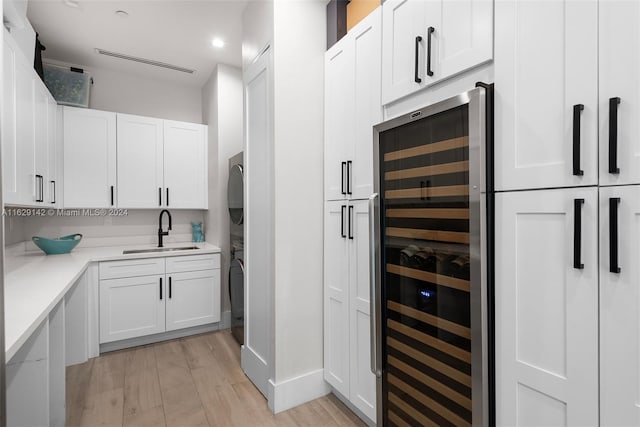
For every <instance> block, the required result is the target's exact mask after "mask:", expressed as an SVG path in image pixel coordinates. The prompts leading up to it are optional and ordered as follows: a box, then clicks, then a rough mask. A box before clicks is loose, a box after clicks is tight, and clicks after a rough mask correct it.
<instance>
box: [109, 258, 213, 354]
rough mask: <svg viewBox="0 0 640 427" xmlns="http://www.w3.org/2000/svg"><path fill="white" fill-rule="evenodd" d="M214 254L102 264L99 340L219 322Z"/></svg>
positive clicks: (118, 339)
mask: <svg viewBox="0 0 640 427" xmlns="http://www.w3.org/2000/svg"><path fill="white" fill-rule="evenodd" d="M219 258H220V255H218V254H211V255H193V256H180V257H171V258H167V259H165V258H151V259H138V260H126V261H109V262H104V263H101V264H100V297H99V298H100V343H101V344H102V343H108V342H114V341H121V340H126V339H130V338H137V337H142V336H146V335H152V334H158V333H162V332H168V331H174V330H178V329H183V328H188V327H193V326H200V325H206V324H209V323H215V322H219V321H220V268H219V266H220V260H219ZM165 265H166V267H165ZM183 266H191V268H192V269H193V271H185V268H184V267H183ZM214 267H217V268H214Z"/></svg>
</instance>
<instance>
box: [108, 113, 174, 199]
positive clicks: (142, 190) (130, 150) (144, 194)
mask: <svg viewBox="0 0 640 427" xmlns="http://www.w3.org/2000/svg"><path fill="white" fill-rule="evenodd" d="M116 126H117V144H116V146H117V159H118V160H117V169H118V173H117V175H118V198H117V199H118V200H117V204H118V207H120V208H152V207H158V206H162V188H163V187H164V185H163V171H162V159H163V151H162V147H163V142H162V140H163V129H162V120H161V119H154V118H150V117H140V116H132V115H128V114H118V115H117V125H116Z"/></svg>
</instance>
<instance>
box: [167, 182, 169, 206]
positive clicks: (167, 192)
mask: <svg viewBox="0 0 640 427" xmlns="http://www.w3.org/2000/svg"><path fill="white" fill-rule="evenodd" d="M167 206H169V187H167Z"/></svg>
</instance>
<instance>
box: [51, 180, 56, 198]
mask: <svg viewBox="0 0 640 427" xmlns="http://www.w3.org/2000/svg"><path fill="white" fill-rule="evenodd" d="M51 183H52V184H53V200H52V201H51V203H56V182H55V181H51Z"/></svg>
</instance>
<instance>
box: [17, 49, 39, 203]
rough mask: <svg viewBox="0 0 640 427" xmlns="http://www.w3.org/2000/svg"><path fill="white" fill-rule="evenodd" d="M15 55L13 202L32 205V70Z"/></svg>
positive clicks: (34, 180)
mask: <svg viewBox="0 0 640 427" xmlns="http://www.w3.org/2000/svg"><path fill="white" fill-rule="evenodd" d="M16 56H17V57H16V62H15V64H16V68H15V72H16V75H15V79H16V93H15V97H16V128H15V129H16V151H15V155H16V163H15V172H13V171H12V172H13V173H15V178H13V179H12V180H14V181H15V190H16V199H17V203H19V204H21V205H24V206H35V204H36V203H35V188H36V177H35V173H34V169H35V168H34V154H35V147H34V144H35V135H34V126H33V118H34V104H33V100H34V98H33V69H32V67H30V66H29V65H27V64H26V63H25V62H23V59H22V57H18V55H16Z"/></svg>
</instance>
